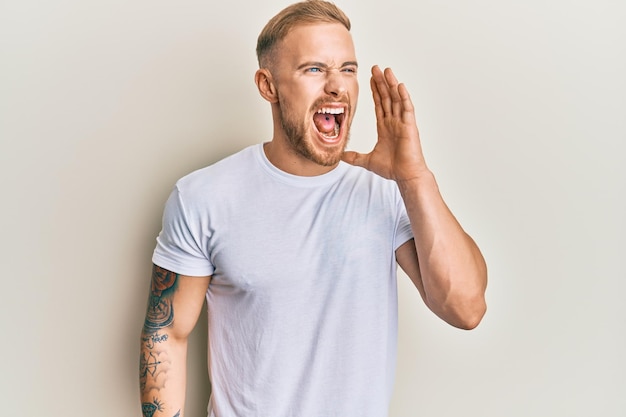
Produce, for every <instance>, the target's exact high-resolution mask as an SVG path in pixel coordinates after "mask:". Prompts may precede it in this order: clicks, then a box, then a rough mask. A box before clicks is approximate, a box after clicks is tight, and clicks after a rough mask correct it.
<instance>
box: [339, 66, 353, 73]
mask: <svg viewBox="0 0 626 417" xmlns="http://www.w3.org/2000/svg"><path fill="white" fill-rule="evenodd" d="M341 72H347V73H349V74H356V67H345V68H343V69H342V70H341Z"/></svg>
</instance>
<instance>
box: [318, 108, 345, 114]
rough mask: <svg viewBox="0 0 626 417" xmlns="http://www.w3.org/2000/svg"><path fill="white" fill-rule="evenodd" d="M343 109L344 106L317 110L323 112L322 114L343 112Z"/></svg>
mask: <svg viewBox="0 0 626 417" xmlns="http://www.w3.org/2000/svg"><path fill="white" fill-rule="evenodd" d="M343 111H344V109H343V107H342V108H340V109H334V108H328V107H322V108H321V109H319V110H318V111H317V112H318V113H322V114H343Z"/></svg>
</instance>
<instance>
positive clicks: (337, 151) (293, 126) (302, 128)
mask: <svg viewBox="0 0 626 417" xmlns="http://www.w3.org/2000/svg"><path fill="white" fill-rule="evenodd" d="M326 101H327V100H317V101H316V102H315V103H314V104H313V106H311V109H312V112H314V111H316V110H317V109H319V108H320V107H322V106H323V105H324V103H326ZM280 103H281V105H280V125H281V127H282V129H283V132H285V135H286V136H287V140H288V141H289V144H290V145H291V147H292V149H293V151H294V152H295V153H297V154H298V155H300V156H302V157H304V158H305V159H308V160H309V161H312V162H315V163H316V164H318V165H322V166H326V167H330V166H334V165H336V164H338V163H339V161H341V157H342V155H343V152H344V151H345V149H346V147H347V146H348V139H349V135H350V125H349V122H348V121H347V120H344V123H345V124H346V125H345V126H342V131H343V133H342V134H345V139H344V141H343V144H342V145H341V146H336V147H332V148H323V149H320V148H316V147H315V146H314V144H313V141H314V138H312V137H311V130H310V129H311V123H312V120H308V121H307V120H304V121H299V120H298V119H299V117H298V116H297V115H295V114H294V112H293V111H292V107H291V106H290V105H289V103H288V102H286V101H284V100H281V102H280ZM348 108H349V112H350V110H351V108H350V106H348Z"/></svg>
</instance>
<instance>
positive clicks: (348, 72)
mask: <svg viewBox="0 0 626 417" xmlns="http://www.w3.org/2000/svg"><path fill="white" fill-rule="evenodd" d="M277 46H278V48H277V50H276V52H275V58H276V59H275V61H274V64H273V66H272V69H271V72H272V74H273V76H274V82H275V85H276V89H277V93H278V101H277V103H275V106H277V107H278V108H275V111H276V112H277V115H278V121H279V126H278V129H279V132H278V137H281V139H282V140H284V141H285V143H286V144H287V145H288V146H289V148H290V150H291V151H292V153H293V154H294V155H295V157H296V158H298V159H300V160H304V161H306V162H312V163H314V164H317V165H321V166H324V167H331V166H334V165H336V164H337V163H339V161H340V159H341V155H342V154H343V151H344V150H345V148H346V145H347V143H348V137H349V131H350V124H351V123H352V119H353V116H354V112H355V110H356V100H357V97H358V82H357V63H356V57H355V52H354V44H353V42H352V36H351V35H350V32H349V31H348V30H347V29H346V28H345V27H343V26H342V25H341V24H315V25H303V26H299V27H296V28H294V29H293V30H292V31H291V32H290V33H289V34H288V35H287V36H286V37H285V39H283V40H282V42H281V43H280V44H279V45H277ZM276 138H277V136H275V139H276Z"/></svg>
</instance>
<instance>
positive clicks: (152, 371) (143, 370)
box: [139, 352, 162, 391]
mask: <svg viewBox="0 0 626 417" xmlns="http://www.w3.org/2000/svg"><path fill="white" fill-rule="evenodd" d="M161 363H162V362H161V361H159V360H157V358H156V356H154V353H152V352H150V353H149V354H148V356H146V353H145V352H141V357H140V358H139V388H141V390H142V391H143V390H144V389H145V388H146V382H147V380H148V374H149V375H150V376H151V377H152V378H153V379H154V377H155V375H156V373H157V368H158V367H159V365H160V364H161Z"/></svg>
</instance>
